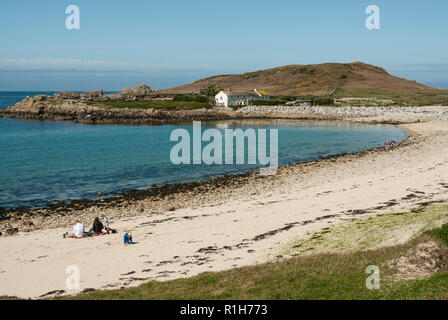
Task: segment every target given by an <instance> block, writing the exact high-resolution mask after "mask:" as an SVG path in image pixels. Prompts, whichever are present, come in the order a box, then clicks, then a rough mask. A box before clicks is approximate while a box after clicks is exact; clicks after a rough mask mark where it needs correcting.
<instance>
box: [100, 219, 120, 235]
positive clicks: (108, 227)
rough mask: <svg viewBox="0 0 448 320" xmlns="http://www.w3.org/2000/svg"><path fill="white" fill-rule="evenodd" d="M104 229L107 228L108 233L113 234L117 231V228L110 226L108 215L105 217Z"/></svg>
mask: <svg viewBox="0 0 448 320" xmlns="http://www.w3.org/2000/svg"><path fill="white" fill-rule="evenodd" d="M103 220H104V230H106V232H107V234H111V233H117V230H115V229H112V228H111V227H110V221H109V218H108V217H104V218H103Z"/></svg>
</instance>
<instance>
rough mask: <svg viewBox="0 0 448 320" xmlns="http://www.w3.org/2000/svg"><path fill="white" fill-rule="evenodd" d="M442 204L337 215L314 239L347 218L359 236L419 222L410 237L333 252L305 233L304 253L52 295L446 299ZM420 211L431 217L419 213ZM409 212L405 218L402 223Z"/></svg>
mask: <svg viewBox="0 0 448 320" xmlns="http://www.w3.org/2000/svg"><path fill="white" fill-rule="evenodd" d="M447 210H448V205H447V204H432V205H427V204H425V205H422V206H421V207H420V208H417V209H415V210H412V211H409V212H404V213H403V212H397V213H392V214H384V215H380V216H374V217H370V218H365V219H361V220H359V221H356V222H355V221H353V222H348V223H346V222H343V223H342V224H341V225H336V226H334V227H332V228H328V230H326V231H327V233H328V234H330V235H331V236H330V237H328V239H327V240H328V241H325V239H321V240H320V242H322V241H323V242H325V243H326V244H329V243H330V242H331V241H334V239H335V237H336V235H337V233H338V232H342V235H341V236H342V237H346V236H348V233H347V231H352V230H353V228H354V225H362V226H363V227H362V229H363V232H364V233H363V234H364V235H365V234H369V232H370V233H375V232H377V231H378V230H382V232H383V233H387V232H389V235H391V234H393V233H394V232H392V231H393V230H395V231H396V228H399V227H406V226H414V227H415V225H416V223H417V224H418V222H421V225H419V226H418V227H416V228H415V230H416V232H415V234H414V237H413V238H412V239H410V240H408V241H406V242H404V243H400V242H399V243H396V244H393V245H389V246H381V247H375V246H373V248H372V247H371V246H367V247H366V246H364V245H363V244H362V242H363V239H362V237H360V238H359V239H358V241H354V242H353V241H352V243H348V242H346V241H345V242H344V243H345V244H346V245H349V246H350V248H346V247H339V248H337V250H336V251H334V250H332V249H334V246H333V247H328V250H329V251H330V252H325V251H323V247H322V246H321V245H317V246H314V244H317V242H319V241H317V242H316V239H317V238H322V234H321V233H319V235H316V234H312V235H310V239H311V242H310V245H309V246H307V249H308V250H307V251H309V252H308V254H306V255H302V254H300V255H296V256H292V257H290V258H286V259H281V260H279V261H276V262H269V263H264V264H259V265H255V266H249V267H242V268H238V269H233V270H228V271H222V272H206V273H202V274H199V275H198V276H195V277H192V278H186V279H177V280H172V281H167V282H156V281H151V282H148V283H145V284H142V285H140V286H138V287H135V288H129V289H121V290H106V291H90V292H86V293H84V294H80V295H77V296H71V297H59V298H58V299H67V298H69V299H448V287H447V286H446V283H447V282H448V271H447V270H448V263H447V262H446V257H447V256H448V224H447V223H446V221H447V218H448V217H447V214H446V212H447ZM427 216H429V217H430V219H428V220H426V219H424V217H427ZM408 218H409V219H410V222H406V221H407V219H408ZM424 221H426V223H425V222H424ZM443 223H444V224H443ZM384 226H386V228H384V229H383V227H384ZM344 228H345V229H344ZM358 231H359V230H358ZM391 232H392V233H391ZM359 235H360V234H359V232H358V233H357V236H359ZM372 237H374V235H372ZM355 238H356V236H355V237H352V240H354V239H355ZM339 243H342V242H339ZM372 243H373V244H376V245H377V244H378V242H375V241H373V242H372ZM354 244H355V245H356V244H357V245H358V247H356V248H355V247H354ZM346 249H349V250H346ZM397 261H398V262H397ZM403 261H404V265H405V266H406V267H409V268H414V269H412V277H411V278H409V277H407V275H408V274H406V271H407V270H406V268H404V269H403V266H402V265H400V262H403ZM370 265H375V266H378V267H379V268H380V288H379V289H377V290H369V289H367V288H366V279H367V277H368V276H369V274H367V273H366V268H367V266H370Z"/></svg>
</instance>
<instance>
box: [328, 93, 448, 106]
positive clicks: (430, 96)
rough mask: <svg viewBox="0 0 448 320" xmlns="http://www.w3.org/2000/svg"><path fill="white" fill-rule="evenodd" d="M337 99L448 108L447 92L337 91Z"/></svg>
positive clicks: (335, 95)
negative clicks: (390, 101)
mask: <svg viewBox="0 0 448 320" xmlns="http://www.w3.org/2000/svg"><path fill="white" fill-rule="evenodd" d="M333 95H334V97H336V98H343V97H354V98H377V99H391V100H393V101H394V104H395V105H413V106H425V105H434V104H443V105H446V106H448V94H447V91H446V90H437V89H434V90H431V89H427V90H423V89H415V90H405V91H399V90H395V91H386V90H377V89H351V90H340V89H338V90H336V92H335V93H334V94H333Z"/></svg>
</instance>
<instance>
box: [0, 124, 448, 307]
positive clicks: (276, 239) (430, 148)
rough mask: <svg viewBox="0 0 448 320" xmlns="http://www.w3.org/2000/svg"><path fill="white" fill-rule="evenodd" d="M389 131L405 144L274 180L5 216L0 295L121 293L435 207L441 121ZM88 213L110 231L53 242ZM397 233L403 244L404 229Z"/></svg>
mask: <svg viewBox="0 0 448 320" xmlns="http://www.w3.org/2000/svg"><path fill="white" fill-rule="evenodd" d="M365 120H366V119H364V118H363V119H362V121H365ZM400 127H402V128H403V129H405V130H407V131H408V132H410V133H411V134H412V135H413V137H414V138H415V139H414V141H413V142H412V143H403V144H401V145H400V146H399V147H396V148H393V149H389V150H386V149H385V148H383V147H379V148H375V149H371V150H365V151H361V152H358V153H354V154H346V155H336V156H331V157H326V158H321V159H317V160H312V161H308V162H302V163H297V164H292V165H285V166H281V167H279V170H278V172H277V174H276V175H274V176H259V175H258V174H257V173H256V172H254V173H245V174H241V175H230V176H225V177H219V178H215V179H212V180H206V181H203V182H195V183H192V184H190V185H188V186H186V185H174V186H173V185H169V186H165V187H164V189H163V190H162V189H158V190H157V192H158V193H157V194H156V193H154V194H153V195H151V196H148V194H147V192H149V193H151V192H155V191H154V190H153V189H151V190H150V191H148V190H147V191H137V192H136V193H135V194H134V195H133V196H134V197H135V198H131V196H129V198H123V199H121V200H119V201H118V200H117V201H115V202H114V200H111V201H110V202H107V201H106V200H104V201H103V202H101V201H100V200H99V202H98V203H95V204H91V205H86V206H85V207H84V206H82V205H79V206H76V204H73V207H71V208H66V209H63V208H62V209H61V208H59V209H55V210H50V211H48V210H44V209H38V210H36V211H35V212H33V214H31V215H30V214H29V211H28V212H25V213H24V214H21V215H20V216H15V215H14V214H12V215H11V216H10V217H9V220H8V221H7V222H5V221H2V222H0V223H1V224H2V225H3V226H5V225H6V223H9V224H10V225H11V227H12V228H15V226H14V225H18V226H23V229H22V230H17V231H18V232H13V234H12V235H10V236H2V237H0V245H1V246H2V247H3V248H4V250H5V252H4V255H3V257H0V284H1V286H0V296H1V295H7V296H18V297H22V298H39V297H40V298H43V297H45V298H46V297H52V296H55V295H61V294H62V295H65V294H75V293H79V292H82V291H86V290H87V291H88V290H91V289H99V290H105V289H113V288H126V287H133V286H136V285H139V284H141V283H143V282H147V281H150V280H155V281H166V280H172V279H177V278H185V277H191V276H194V275H197V274H199V273H202V272H207V271H222V270H228V269H233V268H236V267H240V266H247V265H256V264H259V263H264V262H267V261H278V260H281V259H283V258H286V257H287V256H285V245H288V244H291V243H295V241H296V240H297V239H303V238H306V237H308V236H309V235H312V234H313V233H314V232H318V231H320V230H324V229H325V228H328V227H329V226H333V225H336V224H338V223H342V222H344V221H347V220H353V219H358V218H363V217H369V216H374V215H378V214H385V213H390V212H401V211H402V210H409V209H411V208H419V207H422V206H427V205H428V204H430V203H434V202H437V201H445V200H446V199H448V172H446V165H447V164H448V134H447V133H448V121H439V120H434V121H426V122H423V121H420V122H418V121H416V122H414V123H408V124H404V125H400ZM115 200H116V199H115ZM96 216H100V217H102V216H108V217H109V218H110V220H111V227H112V228H116V229H117V230H118V231H119V232H118V234H112V235H106V236H102V237H95V238H90V239H80V240H75V239H62V234H63V233H65V232H67V231H71V228H72V226H73V222H74V220H76V219H80V220H81V221H82V222H83V223H84V224H85V225H86V226H87V227H89V226H90V223H91V221H92V220H93V218H94V217H96ZM126 231H131V232H132V234H133V237H134V241H136V244H135V245H133V246H131V247H125V246H123V244H122V234H123V233H124V232H126ZM400 232H402V233H400V235H399V236H397V238H398V239H399V240H400V241H406V240H407V239H410V238H411V237H412V236H413V232H414V228H412V227H410V228H405V229H404V230H402V231H400ZM392 244H393V243H392ZM103 261H106V262H107V263H103ZM73 264H74V265H77V266H79V267H80V268H81V273H82V281H81V288H80V290H78V291H76V292H72V291H67V289H66V288H65V279H66V274H65V269H66V267H67V266H68V265H73ZM50 266H51V267H50Z"/></svg>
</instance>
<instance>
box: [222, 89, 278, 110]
mask: <svg viewBox="0 0 448 320" xmlns="http://www.w3.org/2000/svg"><path fill="white" fill-rule="evenodd" d="M269 99H270V95H269V93H267V92H266V91H264V90H257V89H254V92H233V91H231V90H226V91H220V92H219V93H218V94H217V95H216V96H215V105H217V106H219V107H229V106H245V105H248V104H249V101H252V100H269Z"/></svg>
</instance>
